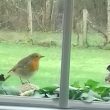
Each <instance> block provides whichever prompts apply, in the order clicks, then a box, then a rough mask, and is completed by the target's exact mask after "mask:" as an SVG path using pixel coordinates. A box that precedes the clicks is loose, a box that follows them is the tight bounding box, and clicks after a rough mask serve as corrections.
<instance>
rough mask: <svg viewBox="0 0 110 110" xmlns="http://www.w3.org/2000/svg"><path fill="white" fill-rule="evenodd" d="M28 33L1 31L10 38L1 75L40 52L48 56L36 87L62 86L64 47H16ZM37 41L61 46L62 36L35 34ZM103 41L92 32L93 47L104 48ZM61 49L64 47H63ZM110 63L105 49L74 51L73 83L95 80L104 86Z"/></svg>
mask: <svg viewBox="0 0 110 110" xmlns="http://www.w3.org/2000/svg"><path fill="white" fill-rule="evenodd" d="M26 35H27V34H25V33H23V32H21V33H17V32H4V31H0V38H1V39H6V40H7V41H6V42H1V43H0V73H3V74H5V75H6V74H7V72H8V71H9V70H10V69H11V68H12V67H13V66H14V65H15V64H16V63H17V62H18V61H19V60H20V59H21V58H24V57H25V56H27V55H29V54H31V53H34V52H38V53H40V54H42V55H44V56H45V58H42V59H41V62H40V69H39V71H38V72H36V74H35V75H34V76H33V77H32V78H31V79H30V81H31V82H32V83H34V84H37V85H39V86H40V87H44V86H51V85H55V84H59V79H60V64H61V48H60V47H39V46H37V45H30V44H15V43H14V42H15V41H16V40H19V39H21V38H23V37H24V38H25V37H26ZM32 37H33V39H34V40H36V41H47V40H55V41H56V42H57V43H59V44H61V34H60V33H50V32H49V33H41V32H37V33H36V32H34V33H33V36H32ZM103 40H104V39H103V38H102V37H101V35H100V34H98V33H95V34H94V33H90V34H89V35H88V41H89V44H90V45H93V46H96V45H98V44H99V45H102V43H103ZM75 42H76V36H73V37H72V43H75ZM60 46H61V45H60ZM108 64H110V50H101V49H97V48H87V49H80V48H72V52H71V69H70V84H72V83H73V82H74V81H79V82H80V83H81V84H82V83H84V82H85V81H86V80H87V79H93V80H96V81H99V82H100V83H102V84H104V78H105V75H106V66H107V65H108ZM5 83H6V84H8V85H19V84H20V80H19V78H18V77H17V76H15V75H12V77H11V78H9V79H8V80H7V81H6V82H5Z"/></svg>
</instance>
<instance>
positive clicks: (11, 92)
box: [3, 86, 20, 96]
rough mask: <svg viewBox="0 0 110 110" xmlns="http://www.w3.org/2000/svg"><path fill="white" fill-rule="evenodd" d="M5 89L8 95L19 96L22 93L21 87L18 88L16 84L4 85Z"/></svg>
mask: <svg viewBox="0 0 110 110" xmlns="http://www.w3.org/2000/svg"><path fill="white" fill-rule="evenodd" d="M3 89H4V90H5V91H6V94H7V95H16V96H18V95H19V94H20V91H19V89H17V88H16V87H14V86H3Z"/></svg>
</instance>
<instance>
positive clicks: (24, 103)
mask: <svg viewBox="0 0 110 110" xmlns="http://www.w3.org/2000/svg"><path fill="white" fill-rule="evenodd" d="M0 106H10V107H11V106H16V107H33V108H38V107H42V108H56V109H58V108H59V100H57V99H56V100H55V99H48V98H47V99H46V98H32V97H20V96H0ZM68 109H75V110H79V109H80V110H88V109H89V110H98V109H100V110H101V109H102V110H110V102H93V103H84V102H81V101H73V100H69V107H68Z"/></svg>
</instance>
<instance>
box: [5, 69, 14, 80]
mask: <svg viewBox="0 0 110 110" xmlns="http://www.w3.org/2000/svg"><path fill="white" fill-rule="evenodd" d="M11 71H12V69H11V70H9V71H8V72H7V73H8V75H7V76H6V77H5V81H6V80H7V79H8V78H10V77H11V74H9V73H10V72H11Z"/></svg>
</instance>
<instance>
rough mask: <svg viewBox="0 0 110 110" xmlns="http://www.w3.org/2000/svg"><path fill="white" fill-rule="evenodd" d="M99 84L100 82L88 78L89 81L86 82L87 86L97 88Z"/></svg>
mask: <svg viewBox="0 0 110 110" xmlns="http://www.w3.org/2000/svg"><path fill="white" fill-rule="evenodd" d="M98 85H99V82H97V81H94V80H91V79H89V80H87V82H86V83H85V86H89V87H90V88H91V89H94V88H96V87H97V86H98Z"/></svg>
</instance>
